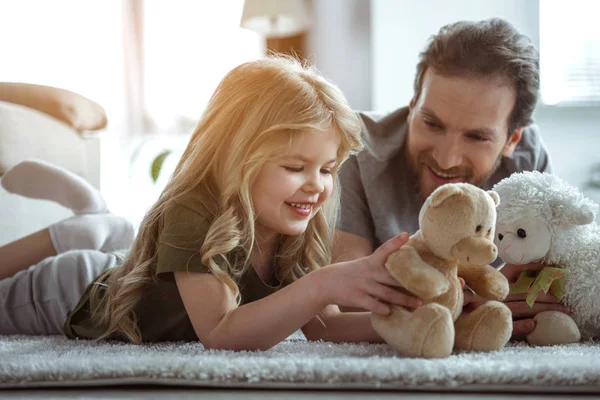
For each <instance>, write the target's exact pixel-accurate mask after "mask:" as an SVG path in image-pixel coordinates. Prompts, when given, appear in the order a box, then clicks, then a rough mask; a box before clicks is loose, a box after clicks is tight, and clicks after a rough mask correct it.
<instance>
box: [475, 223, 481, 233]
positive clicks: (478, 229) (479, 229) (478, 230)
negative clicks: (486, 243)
mask: <svg viewBox="0 0 600 400" xmlns="http://www.w3.org/2000/svg"><path fill="white" fill-rule="evenodd" d="M481 228H482V226H481V225H477V227H476V228H475V232H477V233H479V232H481Z"/></svg>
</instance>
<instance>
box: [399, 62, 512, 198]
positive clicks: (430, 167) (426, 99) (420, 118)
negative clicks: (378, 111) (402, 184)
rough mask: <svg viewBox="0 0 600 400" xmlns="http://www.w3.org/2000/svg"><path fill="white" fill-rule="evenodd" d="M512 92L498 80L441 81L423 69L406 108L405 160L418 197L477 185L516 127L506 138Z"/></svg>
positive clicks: (506, 149)
mask: <svg viewBox="0 0 600 400" xmlns="http://www.w3.org/2000/svg"><path fill="white" fill-rule="evenodd" d="M515 101H516V94H515V91H514V89H513V88H512V87H511V86H509V85H508V84H506V83H504V82H502V81H500V80H498V79H481V78H473V77H446V76H441V75H437V74H435V72H434V71H432V70H431V69H429V70H428V71H426V73H425V76H424V78H423V86H422V89H421V94H420V96H419V98H418V99H417V100H416V101H415V100H413V101H412V102H411V104H410V114H409V118H408V123H409V133H408V142H407V153H408V160H409V162H410V166H411V168H412V170H413V172H414V173H415V174H416V178H417V179H418V184H419V190H420V192H421V195H422V197H423V198H424V199H425V198H427V197H428V196H429V195H430V194H431V193H432V192H433V191H434V190H435V189H436V188H437V187H438V186H441V185H443V184H445V183H452V182H467V183H471V184H474V185H477V186H481V185H483V183H484V182H485V181H486V180H487V178H488V177H489V176H490V175H491V174H492V173H493V172H494V171H495V170H496V168H497V167H498V165H499V163H500V159H501V157H502V156H504V157H507V156H509V155H510V154H512V152H513V150H514V148H515V146H516V145H517V143H518V142H519V141H520V140H521V133H522V131H523V129H522V128H520V129H517V130H516V131H515V132H512V134H511V135H510V137H509V135H508V121H509V116H510V113H511V111H512V108H513V105H514V104H515Z"/></svg>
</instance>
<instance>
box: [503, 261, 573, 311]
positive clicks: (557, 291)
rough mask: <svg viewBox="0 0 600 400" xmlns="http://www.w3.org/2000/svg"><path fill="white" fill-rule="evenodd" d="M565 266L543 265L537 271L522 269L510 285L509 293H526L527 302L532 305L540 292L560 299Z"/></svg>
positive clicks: (563, 283)
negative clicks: (543, 266)
mask: <svg viewBox="0 0 600 400" xmlns="http://www.w3.org/2000/svg"><path fill="white" fill-rule="evenodd" d="M568 273H569V271H568V270H567V269H566V268H555V267H545V268H542V270H541V271H539V273H536V272H535V271H523V272H521V275H519V278H518V279H517V281H516V282H515V283H513V284H511V285H510V292H509V293H510V294H521V293H527V300H526V302H527V304H529V307H533V304H534V303H535V299H536V298H537V296H538V294H539V293H540V292H544V293H548V292H550V294H551V295H553V296H554V297H556V298H557V299H558V301H560V300H562V298H563V296H564V294H565V276H567V274H568Z"/></svg>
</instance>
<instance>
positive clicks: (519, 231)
mask: <svg viewBox="0 0 600 400" xmlns="http://www.w3.org/2000/svg"><path fill="white" fill-rule="evenodd" d="M517 236H518V237H520V238H521V239H525V238H526V237H527V232H525V229H521V228H519V229H517Z"/></svg>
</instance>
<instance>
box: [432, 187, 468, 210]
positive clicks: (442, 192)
mask: <svg viewBox="0 0 600 400" xmlns="http://www.w3.org/2000/svg"><path fill="white" fill-rule="evenodd" d="M461 193H462V190H461V189H460V187H459V186H458V185H454V184H452V183H448V184H446V185H443V186H440V187H439V188H437V189H436V190H435V191H434V192H433V193H432V194H431V206H432V207H438V206H439V205H440V204H442V203H443V202H444V201H445V200H446V199H448V198H449V197H452V196H454V195H457V194H461Z"/></svg>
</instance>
